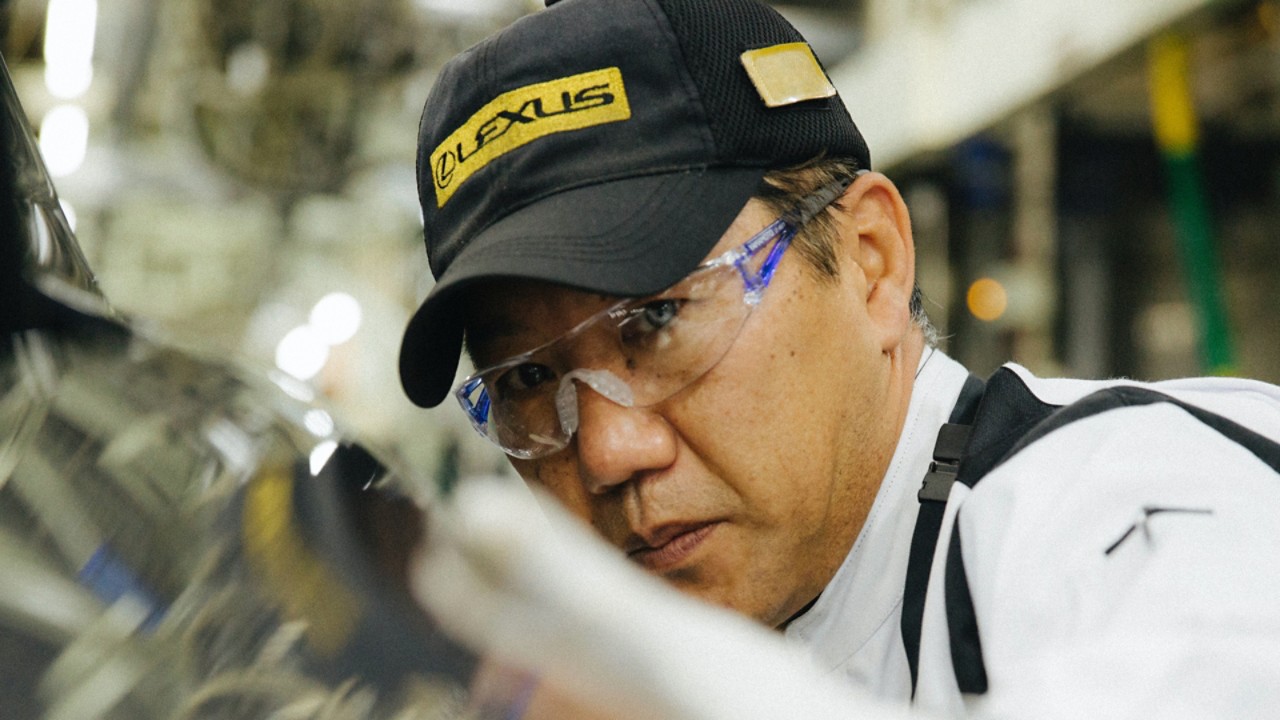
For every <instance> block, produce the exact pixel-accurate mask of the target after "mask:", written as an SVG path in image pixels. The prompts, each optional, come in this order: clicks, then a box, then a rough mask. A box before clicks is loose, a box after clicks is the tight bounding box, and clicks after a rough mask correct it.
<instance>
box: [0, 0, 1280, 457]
mask: <svg viewBox="0 0 1280 720" xmlns="http://www.w3.org/2000/svg"><path fill="white" fill-rule="evenodd" d="M775 4H776V5H777V6H778V7H779V9H780V10H781V11H782V12H783V13H784V14H785V15H787V16H788V17H789V18H791V19H792V21H793V22H794V23H795V24H797V25H798V26H799V27H800V28H801V30H802V31H803V32H805V33H806V34H807V35H808V36H809V37H811V38H812V39H813V42H814V45H815V46H816V49H817V51H818V54H819V55H820V56H821V58H822V59H823V61H824V62H825V64H826V65H827V66H828V68H829V69H830V71H831V74H832V76H833V79H834V81H835V82H836V84H837V85H838V86H839V87H840V89H841V91H842V93H843V94H844V96H845V98H846V103H847V105H848V106H849V108H850V109H851V111H852V113H853V114H854V117H855V119H856V120H857V121H858V123H859V125H860V126H861V127H862V129H863V131H864V133H865V134H866V135H867V136H868V140H869V142H870V145H871V147H872V149H873V159H874V161H875V164H876V167H877V169H880V170H883V171H886V172H888V173H889V174H890V175H891V176H892V177H894V178H895V180H897V181H898V182H899V184H900V185H901V186H902V187H903V189H904V192H905V194H906V196H907V199H908V204H909V205H910V207H911V210H912V213H913V218H914V222H915V227H916V241H917V246H918V248H919V262H918V266H919V273H920V276H921V282H922V284H923V286H924V287H925V290H926V296H927V299H928V302H927V308H928V310H929V312H930V314H931V316H932V318H933V320H934V322H935V324H937V325H938V326H939V328H940V330H941V335H942V337H943V338H944V340H943V343H944V346H945V347H946V349H947V350H949V351H950V352H951V353H952V354H953V355H955V356H956V357H958V358H959V359H961V360H962V361H964V362H966V363H968V364H969V365H970V366H971V367H973V368H974V369H975V370H978V371H982V372H986V371H990V370H991V369H993V368H994V367H995V365H996V364H998V363H999V362H1001V361H1002V360H1004V359H1006V358H1008V357H1013V358H1015V359H1016V360H1018V361H1019V362H1022V363H1024V364H1026V365H1028V366H1030V367H1032V368H1033V369H1034V370H1036V371H1039V372H1042V373H1046V374H1066V375H1082V376H1089V375H1126V376H1132V377H1139V378H1161V377H1171V376H1177V375H1187V374H1198V373H1203V372H1235V373H1239V374H1243V375H1249V376H1254V377H1259V378H1263V379H1267V380H1271V381H1280V313H1277V312H1276V311H1277V309H1280V302H1277V300H1276V295H1275V291H1274V288H1275V287H1277V284H1278V283H1280V243H1278V242H1277V241H1276V239H1275V238H1276V237H1277V235H1278V232H1277V231H1278V230H1280V215H1278V213H1277V208H1278V207H1280V203H1277V200H1278V199H1280V153H1278V151H1280V2H1277V0H1144V2H1132V3H1118V2H1114V0H1082V2H1079V3H1061V2H1054V0H838V1H835V0H785V1H783V0H779V2H777V3H775ZM540 6H541V2H539V0H356V1H354V2H336V1H335V0H282V1H281V2H272V3H254V2H247V1H246V0H165V1H164V2H161V1H160V0H115V1H113V2H111V3H101V4H99V2H98V0H0V39H2V40H3V45H0V50H2V51H3V55H4V57H5V59H6V60H7V61H8V63H9V65H10V67H11V69H12V72H13V75H14V81H15V84H16V86H17V91H18V94H19V95H20V96H21V97H22V98H23V101H24V104H25V106H26V108H27V111H28V112H29V113H30V116H31V121H32V124H33V125H34V126H36V127H37V128H39V142H40V146H41V148H42V150H43V152H44V154H45V157H46V160H47V161H48V164H49V167H50V170H51V172H52V173H53V174H54V175H55V177H56V180H57V182H58V185H59V189H60V191H61V195H62V197H63V198H64V200H65V203H64V210H65V212H66V214H67V215H68V217H70V218H71V220H70V222H71V223H73V224H74V225H75V228H76V232H77V234H78V235H79V236H80V239H81V244H82V246H83V248H84V255H85V257H86V258H87V260H88V262H89V264H90V265H92V267H93V268H94V269H95V271H96V272H97V273H98V277H99V279H100V282H101V284H102V287H103V289H104V290H105V294H106V296H107V297H109V298H111V300H112V302H113V303H114V304H115V305H116V306H117V307H118V308H119V309H121V310H122V311H124V312H125V313H127V314H129V315H131V316H133V317H134V318H135V322H139V323H145V324H146V326H148V327H154V328H156V329H157V330H159V331H162V332H163V333H164V334H165V336H166V337H168V338H171V339H172V340H173V341H175V342H177V343H178V344H180V345H181V346H183V347H195V348H205V349H209V348H213V349H215V350H216V352H219V353H227V354H234V355H236V356H238V357H241V358H243V359H244V361H245V362H246V363H248V364H250V365H251V366H255V367H258V368H259V369H260V370H261V372H264V373H265V372H268V371H278V372H281V373H285V374H287V375H290V376H291V377H293V378H294V379H295V380H297V381H298V382H299V383H301V384H302V385H303V386H305V387H307V388H309V389H310V391H312V392H314V393H315V394H316V396H317V397H320V398H324V399H325V401H326V402H328V403H329V404H330V405H331V406H332V407H333V408H335V410H336V411H337V413H338V414H339V415H340V416H341V417H343V418H345V420H346V422H347V423H348V424H349V425H350V427H351V428H352V429H353V430H354V431H355V432H356V434H357V435H358V436H360V437H364V438H370V439H372V440H374V441H376V442H378V443H380V444H381V445H382V446H385V447H388V448H393V449H394V450H395V451H396V452H397V454H398V455H400V456H402V457H404V458H405V459H406V461H407V463H408V464H409V465H411V466H412V467H414V468H417V469H419V470H421V471H422V472H424V473H425V474H428V475H430V474H432V473H434V472H437V471H441V472H454V471H456V470H459V469H461V470H463V471H472V472H495V471H499V472H500V471H502V468H504V467H505V463H504V461H503V458H501V457H500V456H497V455H495V454H494V453H492V452H491V451H490V450H489V449H488V448H487V447H485V446H484V445H483V443H479V442H472V440H473V439H472V438H471V433H470V430H469V429H468V428H467V427H466V426H465V422H464V420H463V418H462V417H461V414H460V413H456V412H453V411H452V409H451V408H443V409H441V410H438V411H434V412H422V411H419V410H417V409H416V408H414V407H413V406H411V405H410V404H409V403H408V402H407V400H405V399H404V398H403V397H402V395H401V392H400V390H399V386H398V380H397V378H396V373H395V367H396V362H395V357H396V352H397V350H398V344H399V338H400V333H401V330H402V328H403V326H404V323H405V321H406V319H407V317H408V315H409V313H410V312H411V311H412V309H413V308H414V307H415V305H416V303H417V301H418V300H419V299H420V298H421V297H422V296H423V295H424V294H425V293H426V291H427V289H428V288H429V286H430V283H431V280H430V277H429V274H428V271H427V267H426V263H425V261H424V259H423V254H422V250H421V224H420V222H421V221H420V214H419V210H418V208H417V205H416V194H415V189H414V168H413V158H414V152H413V147H414V143H415V140H416V129H417V121H418V116H419V113H420V112H421V107H422V103H423V100H424V99H425V97H426V95H427V93H428V90H429V88H430V85H431V82H432V78H433V77H434V75H435V73H436V72H437V70H438V69H439V67H440V66H441V65H442V64H443V63H444V62H445V60H446V59H447V58H448V57H450V56H452V55H453V54H454V53H456V52H458V51H460V50H462V49H464V48H466V47H467V46H469V45H470V44H472V43H473V42H475V41H477V40H478V39H480V38H481V37H483V36H484V35H486V34H488V33H490V32H492V31H494V30H497V29H499V28H501V27H503V26H505V25H506V24H508V23H510V22H512V21H513V20H515V19H516V18H518V17H520V16H521V15H524V14H527V13H530V12H536V11H537V10H538V8H539V7H540ZM462 371H463V372H465V371H466V369H465V368H463V370H462Z"/></svg>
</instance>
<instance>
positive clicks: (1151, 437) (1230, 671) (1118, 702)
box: [786, 352, 1280, 718]
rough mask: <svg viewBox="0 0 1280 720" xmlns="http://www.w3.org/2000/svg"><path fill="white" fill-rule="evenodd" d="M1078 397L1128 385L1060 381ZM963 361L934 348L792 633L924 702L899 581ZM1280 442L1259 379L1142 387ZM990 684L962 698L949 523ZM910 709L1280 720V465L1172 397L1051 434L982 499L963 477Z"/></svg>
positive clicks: (1270, 400)
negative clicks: (868, 488) (863, 505)
mask: <svg viewBox="0 0 1280 720" xmlns="http://www.w3.org/2000/svg"><path fill="white" fill-rule="evenodd" d="M1009 368H1010V369H1011V370H1012V371H1013V372H1015V373H1016V374H1017V375H1018V377H1019V378H1021V379H1022V381H1023V382H1024V383H1025V384H1026V386H1027V387H1028V388H1029V389H1030V390H1031V392H1032V393H1033V394H1034V395H1035V396H1036V397H1037V398H1039V399H1040V400H1042V401H1043V402H1045V403H1049V404H1052V405H1068V404H1070V403H1072V402H1075V401H1076V400H1078V399H1080V398H1082V397H1085V396H1087V395H1089V394H1091V393H1093V392H1095V391H1097V390H1099V389H1102V388H1104V387H1109V386H1114V385H1116V384H1127V385H1140V384H1139V383H1132V382H1129V381H1105V382H1094V381H1077V380H1045V379H1039V378H1036V377H1034V376H1032V375H1031V374H1030V373H1029V372H1028V371H1027V370H1025V369H1024V368H1021V367H1018V366H1016V365H1013V366H1009ZM967 374H968V373H967V372H966V371H965V370H964V368H963V367H961V366H960V365H959V364H957V363H955V362H954V361H952V360H951V359H949V358H947V357H946V356H945V355H943V354H942V353H941V352H932V353H927V354H926V357H925V358H924V359H923V360H922V362H921V366H920V369H919V373H918V376H917V379H916V384H915V388H914V390H913V394H912V400H911V404H910V407H909V409H908V416H907V420H906V425H905V427H904V430H903V434H902V437H901V439H900V441H899V446H898V448H897V451H896V453H895V455H894V458H893V460H892V461H891V464H890V467H889V470H888V472H887V473H886V476H885V479H884V481H883V483H882V485H881V488H880V491H879V494H878V496H877V498H876V501H875V504H874V505H873V507H872V510H871V512H870V514H869V515H868V519H867V522H866V524H865V525H864V527H863V530H862V533H861V535H860V536H859V538H858V540H857V541H856V543H855V545H854V547H853V549H852V551H851V552H850V554H849V556H848V557H847V558H846V560H845V562H844V564H843V565H842V566H841V568H840V570H839V571H838V572H837V574H836V576H835V577H834V578H833V580H832V582H831V583H830V585H829V586H828V587H827V589H826V590H825V591H824V593H823V595H822V597H820V598H819V600H818V602H817V603H815V605H814V607H813V608H812V609H811V610H810V611H809V612H808V613H806V614H805V615H804V616H802V617H800V618H798V619H797V620H796V621H794V622H793V623H792V624H791V625H790V626H789V627H788V629H787V632H786V635H787V637H788V639H790V640H793V641H795V642H798V643H801V644H803V645H805V646H807V647H808V648H809V649H810V651H811V653H812V655H813V656H814V658H815V659H816V660H817V661H818V662H819V663H820V665H821V666H822V667H824V668H826V669H828V670H829V671H830V672H832V673H834V674H837V675H840V676H842V677H843V678H845V679H847V680H848V681H849V682H852V683H854V684H856V685H858V686H860V687H863V688H866V689H868V690H870V691H871V692H872V693H873V694H874V695H876V696H878V697H881V698H884V699H890V700H898V701H901V702H903V703H907V702H911V701H912V700H911V697H912V690H911V679H910V674H909V671H908V666H907V661H906V655H905V651H904V649H903V641H902V634H901V629H900V623H901V614H902V597H903V582H904V578H905V573H906V566H907V554H908V551H909V547H910V541H911V533H912V529H913V528H914V525H915V519H916V515H917V511H918V508H919V503H918V501H917V500H916V492H917V491H918V490H919V488H920V483H921V480H922V478H923V477H924V474H925V473H926V472H927V471H928V466H929V461H930V458H931V455H932V451H933V444H934V441H935V439H936V437H937V433H938V428H939V427H940V426H941V425H942V424H943V423H945V422H946V421H947V418H948V416H949V414H950V412H951V409H952V407H953V406H954V404H955V402H956V399H957V397H958V396H959V393H960V388H961V386H962V385H963V384H964V381H965V378H966V377H967ZM1142 386H1143V387H1150V388H1152V389H1155V390H1158V391H1160V392H1162V393H1165V394H1168V395H1171V396H1173V397H1176V398H1177V399H1179V400H1182V401H1183V402H1186V403H1189V404H1191V405H1195V406H1197V407H1200V408H1203V409H1205V410H1208V411H1210V412H1212V413H1216V414H1218V415H1221V416H1224V417H1226V418H1229V419H1231V420H1233V421H1234V422H1236V423H1238V424H1239V425H1242V426H1244V427H1246V428H1249V429H1251V430H1253V431H1255V432H1257V433H1259V434H1261V435H1264V436H1266V437H1269V438H1271V439H1273V440H1276V441H1280V388H1276V387H1275V386H1271V385H1267V384H1265V383H1259V382H1254V381H1247V380H1234V379H1220V378H1213V379H1189V380H1178V381H1171V382H1163V383H1156V384H1151V385H1142ZM957 526H958V528H959V535H960V537H961V538H962V544H961V547H962V552H961V555H962V557H963V570H964V576H965V578H966V580H967V585H968V589H969V594H970V597H971V600H972V608H973V612H974V615H975V616H976V620H977V624H978V630H979V632H978V636H979V639H980V641H981V650H982V655H983V660H984V665H985V671H986V674H987V677H988V680H989V687H988V690H987V691H986V692H985V693H984V694H981V695H965V694H962V693H961V692H960V689H959V686H958V684H957V682H956V678H955V672H954V669H953V667H952V661H951V658H952V654H951V646H950V642H951V641H950V638H951V634H950V632H949V628H948V620H947V613H946V608H945V596H946V592H945V588H944V582H945V575H946V573H945V572H944V567H945V563H946V559H947V555H948V553H947V550H948V547H949V546H950V544H951V542H952V534H953V529H955V528H956V527H957ZM933 563H934V564H933V568H932V572H931V573H930V579H929V590H928V595H927V599H926V603H925V614H924V621H923V625H922V639H921V644H920V669H919V680H918V684H917V688H916V691H915V698H914V706H915V707H916V708H917V709H919V710H921V711H922V712H923V713H926V714H930V715H934V716H941V717H976V718H986V717H993V718H994V717H999V718H1004V717H1009V718H1027V717H1036V718H1059V717H1060V718H1086V717H1087V718H1113V717H1114V718H1150V717H1161V718H1170V717H1173V718H1183V717H1185V718H1193V717H1194V718H1203V717H1224V718H1226V717H1229V718H1253V717H1257V718H1261V717H1276V716H1280V475H1277V474H1276V472H1275V471H1274V470H1273V469H1272V468H1270V467H1268V466H1267V465H1266V464H1264V463H1263V462H1261V461H1260V460H1259V459H1258V458H1257V457H1256V456H1254V455H1253V454H1251V453H1250V451H1248V450H1247V449H1245V448H1243V447H1242V446H1241V445H1239V444H1238V443H1236V442H1234V441H1233V440H1231V439H1228V438H1226V437H1225V436H1223V435H1222V434H1220V433H1219V432H1217V431H1216V430H1214V429H1212V428H1210V427H1208V426H1206V425H1205V424H1204V423H1203V422H1201V421H1199V420H1197V419H1195V418H1193V417H1192V416H1191V415H1189V414H1188V413H1187V412H1185V411H1183V410H1181V409H1179V408H1177V407H1174V406H1172V405H1168V404H1163V403H1158V404H1151V405H1142V406H1136V407H1125V408H1121V409H1117V410H1111V411H1108V412H1104V413H1101V414H1099V415H1096V416H1091V417H1088V418H1086V419H1083V420H1080V421H1078V422H1075V423H1072V424H1070V425H1067V426H1065V427H1062V428H1060V429H1058V430H1055V431H1054V432H1051V433H1049V434H1048V435H1046V436H1045V437H1043V438H1042V439H1039V440H1037V441H1036V442H1035V443H1033V444H1031V445H1029V446H1028V447H1026V448H1025V449H1023V450H1022V451H1020V452H1018V453H1017V454H1015V455H1014V456H1013V457H1012V458H1010V459H1009V460H1008V461H1007V462H1005V463H1003V464H1001V465H999V466H997V467H996V468H995V469H994V470H993V471H991V472H990V473H989V474H988V475H987V476H986V477H984V478H983V479H982V480H981V482H979V483H978V484H977V486H976V487H975V488H974V489H972V490H970V489H969V488H968V487H966V486H964V485H962V484H959V483H957V484H955V485H954V486H953V487H952V490H951V494H950V497H949V499H948V502H947V506H946V512H945V515H944V517H943V525H942V532H941V533H940V535H939V539H938V547H937V549H936V551H935V553H934V559H933Z"/></svg>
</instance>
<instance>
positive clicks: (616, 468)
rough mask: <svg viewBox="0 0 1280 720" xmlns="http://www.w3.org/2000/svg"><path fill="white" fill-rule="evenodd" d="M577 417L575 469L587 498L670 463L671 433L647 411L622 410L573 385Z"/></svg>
mask: <svg viewBox="0 0 1280 720" xmlns="http://www.w3.org/2000/svg"><path fill="white" fill-rule="evenodd" d="M578 414H579V425H578V434H577V453H578V468H579V474H580V476H581V479H582V483H583V485H584V486H585V487H586V489H587V491H588V492H591V493H593V494H601V493H606V492H609V491H610V490H611V489H613V488H614V487H617V486H618V485H620V484H622V483H625V482H627V481H628V480H631V479H632V478H634V477H636V476H637V475H639V474H642V473H644V472H646V471H652V470H660V469H662V468H665V467H667V466H668V465H670V464H671V463H673V462H675V456H676V437H675V430H674V428H672V427H671V425H670V423H668V422H667V420H666V419H665V418H664V417H662V415H660V414H659V413H658V412H656V411H655V410H654V409H652V408H635V407H623V406H622V405H619V404H617V403H615V402H613V401H612V400H610V399H609V398H607V397H604V396H603V395H601V394H600V393H598V392H596V391H595V390H592V389H591V388H589V387H586V386H584V385H579V387H578Z"/></svg>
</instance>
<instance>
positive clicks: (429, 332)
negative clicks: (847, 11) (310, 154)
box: [400, 0, 870, 407]
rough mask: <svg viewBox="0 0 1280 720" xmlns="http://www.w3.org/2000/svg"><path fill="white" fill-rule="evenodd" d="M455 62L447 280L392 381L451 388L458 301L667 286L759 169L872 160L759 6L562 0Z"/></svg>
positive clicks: (428, 123)
mask: <svg viewBox="0 0 1280 720" xmlns="http://www.w3.org/2000/svg"><path fill="white" fill-rule="evenodd" d="M547 5H548V8H547V9H546V10H542V11H539V12H537V13H534V14H532V15H529V16H526V17H524V18H522V19H520V20H519V21H517V22H515V23H514V24H512V25H510V26H509V27H507V28H506V29H504V30H502V31H501V32H499V33H497V34H495V35H492V36H490V37H489V38H487V39H485V40H484V41H482V42H481V43H480V44H478V45H476V46H475V47H473V48H471V49H470V50H467V51H466V52H464V53H462V54H461V55H459V56H457V57H455V58H454V59H453V60H451V61H450V62H449V63H448V64H447V65H446V66H445V67H444V69H443V70H442V71H441V73H440V75H439V77H438V79H437V80H436V83H435V86H434V87H433V89H432V91H431V94H430V96H429V97H428V98H427V103H426V107H425V109H424V111H423V115H422V122H421V125H420V127H419V133H418V159H417V166H418V197H419V201H420V202H421V203H422V212H423V221H424V225H425V238H426V246H427V258H428V261H429V262H430V265H431V270H432V272H433V274H434V275H435V278H436V285H435V287H434V288H432V290H431V292H430V293H429V294H428V296H427V298H426V300H425V301H424V302H423V303H422V306H421V307H420V308H419V309H418V312H417V313H416V314H415V315H414V317H413V319H412V320H410V322H409V326H408V328H407V329H406V331H405V336H404V342H403V344H402V346H401V349H400V378H401V382H402V384H403V385H404V389H405V392H406V393H407V394H408V396H409V399H410V400H412V401H413V402H414V403H416V404H418V405H420V406H423V407H432V406H435V405H438V404H439V403H440V402H441V401H442V400H443V399H444V398H445V396H446V395H447V394H448V392H449V388H450V385H451V384H452V381H453V378H454V375H455V373H456V372H457V367H458V358H459V355H460V353H461V346H462V337H463V330H464V328H463V319H464V316H465V312H464V309H465V307H464V305H463V303H465V302H466V293H465V290H466V288H467V287H469V286H471V285H473V284H474V283H477V282H479V281H482V280H494V279H501V278H523V279H531V280H539V281H543V282H548V283H554V284H558V285H564V286H568V287H572V288H576V289H580V290H584V291H588V292H594V293H600V294H605V295H611V296H621V297H627V296H643V295H648V294H651V293H655V292H658V291H660V290H662V289H664V288H666V287H668V286H669V285H671V284H673V283H674V282H676V281H678V280H679V279H680V278H682V277H683V276H684V275H686V274H688V273H689V272H690V271H691V270H693V268H694V267H696V266H697V264H698V263H699V262H701V261H702V260H703V259H704V257H705V256H706V254H707V253H708V252H710V250H711V248H712V247H714V246H715V244H716V243H717V242H718V241H719V239H720V237H721V236H722V235H723V233H724V231H725V229H726V228H728V226H729V225H730V223H732V222H733V219H734V218H735V217H737V215H738V213H739V212H741V210H742V208H743V206H744V205H746V203H747V201H748V200H749V199H750V198H751V197H752V196H753V195H754V194H755V193H756V192H757V190H758V189H759V188H760V183H761V180H762V179H763V177H764V175H765V173H766V172H768V171H769V170H771V169H776V168H786V167H792V166H795V165H799V164H802V163H805V162H808V161H811V160H814V159H817V158H820V157H829V158H841V159H851V160H854V161H856V162H857V163H858V165H859V166H860V167H863V168H868V167H870V157H869V153H868V151H867V146H866V143H865V142H864V141H863V139H862V135H861V134H860V133H859V132H858V129H857V127H855V125H854V123H853V120H852V119H851V118H850V117H849V113H848V111H847V110H846V109H845V106H844V103H843V102H842V101H841V99H840V97H839V96H838V95H837V94H836V91H835V87H834V86H833V85H832V84H831V82H830V80H829V79H828V77H827V74H826V71H825V70H824V69H823V68H822V67H821V65H820V63H819V62H818V60H817V58H816V57H815V56H814V54H813V51H812V50H811V49H810V48H809V46H808V45H807V44H806V43H805V41H804V38H803V37H801V35H800V34H799V33H798V32H797V31H796V30H795V28H793V27H792V26H791V25H790V24H789V23H788V22H787V21H786V20H785V19H783V18H782V16H781V15H779V14H778V12H777V11H776V10H774V9H773V8H771V7H769V6H768V5H766V4H764V3H762V2H758V1H757V0H560V1H558V2H557V1H555V0H551V1H550V2H548V3H547Z"/></svg>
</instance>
